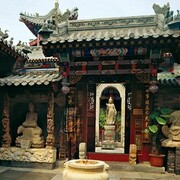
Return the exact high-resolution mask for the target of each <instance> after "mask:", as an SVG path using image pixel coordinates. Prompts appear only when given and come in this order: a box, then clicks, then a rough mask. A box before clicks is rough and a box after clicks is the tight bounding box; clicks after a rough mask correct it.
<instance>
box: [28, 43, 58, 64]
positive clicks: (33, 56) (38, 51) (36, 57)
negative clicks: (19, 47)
mask: <svg viewBox="0 0 180 180" xmlns="http://www.w3.org/2000/svg"><path fill="white" fill-rule="evenodd" d="M28 57H29V59H28V60H27V61H26V62H27V63H28V62H58V61H59V59H58V58H57V57H53V56H51V57H45V56H44V54H43V50H42V46H32V47H31V53H29V54H28Z"/></svg>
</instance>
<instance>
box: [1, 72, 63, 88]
mask: <svg viewBox="0 0 180 180" xmlns="http://www.w3.org/2000/svg"><path fill="white" fill-rule="evenodd" d="M61 78H62V77H61V76H60V75H59V73H57V72H54V73H46V74H34V75H32V74H24V75H10V76H8V77H5V78H0V86H4V85H8V86H11V85H15V86H18V85H22V86H26V85H30V86H33V85H35V84H37V85H42V84H44V85H48V84H49V83H50V82H56V81H60V80H61Z"/></svg>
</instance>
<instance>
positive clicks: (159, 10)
mask: <svg viewBox="0 0 180 180" xmlns="http://www.w3.org/2000/svg"><path fill="white" fill-rule="evenodd" d="M153 9H154V12H155V13H156V14H162V15H163V16H164V22H165V24H168V23H170V22H171V21H173V14H174V11H171V10H170V4H169V2H168V3H167V4H165V5H164V6H163V7H160V6H159V5H158V4H156V3H154V4H153Z"/></svg>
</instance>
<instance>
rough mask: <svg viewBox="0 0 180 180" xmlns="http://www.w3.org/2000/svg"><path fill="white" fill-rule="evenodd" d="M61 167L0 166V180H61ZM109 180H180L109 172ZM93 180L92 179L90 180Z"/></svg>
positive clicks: (157, 175)
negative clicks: (45, 168) (46, 168)
mask: <svg viewBox="0 0 180 180" xmlns="http://www.w3.org/2000/svg"><path fill="white" fill-rule="evenodd" d="M62 172H63V167H58V168H55V169H53V170H43V169H32V168H14V167H4V166H0V180H62ZM109 177H110V178H109V179H110V180H180V175H175V174H169V173H163V174H161V173H147V172H131V171H118V170H113V169H111V170H109ZM92 180H93V179H92Z"/></svg>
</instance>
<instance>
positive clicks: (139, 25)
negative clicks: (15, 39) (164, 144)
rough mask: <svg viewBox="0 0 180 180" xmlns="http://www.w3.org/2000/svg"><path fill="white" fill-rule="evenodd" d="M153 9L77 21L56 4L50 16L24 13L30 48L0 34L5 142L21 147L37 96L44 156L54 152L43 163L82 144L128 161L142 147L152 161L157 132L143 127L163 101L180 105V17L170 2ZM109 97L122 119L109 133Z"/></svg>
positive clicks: (97, 155)
mask: <svg viewBox="0 0 180 180" xmlns="http://www.w3.org/2000/svg"><path fill="white" fill-rule="evenodd" d="M153 9H154V12H155V14H154V15H149V16H134V17H120V18H102V19H90V20H78V19H77V18H78V9H77V8H75V9H74V10H72V11H70V10H67V11H66V12H65V13H62V12H61V11H60V9H59V3H58V2H57V1H56V2H55V7H54V8H53V9H52V10H51V11H50V12H49V13H48V14H47V15H45V16H40V15H39V14H35V15H33V16H32V15H28V14H23V13H21V14H20V20H21V21H22V22H23V23H24V24H25V25H26V26H27V27H28V29H29V30H30V31H31V32H32V33H33V34H34V35H35V36H36V37H37V39H35V40H34V41H31V42H30V47H29V48H27V47H26V46H24V45H22V43H20V44H19V45H18V46H16V48H14V46H13V45H12V44H9V43H10V42H7V41H6V39H3V38H1V39H0V47H1V49H0V58H1V59H3V60H2V61H0V63H1V64H3V66H4V65H5V67H6V68H1V67H2V66H0V76H1V77H0V92H2V93H0V102H1V103H0V106H1V107H0V112H1V113H2V114H3V115H2V117H3V118H5V122H4V120H2V123H4V124H3V131H2V137H1V142H2V144H1V146H2V147H3V148H10V147H12V146H15V145H16V137H17V136H18V135H17V129H18V126H20V125H21V124H22V122H23V121H24V120H25V114H26V112H27V104H28V103H29V101H32V102H33V103H34V104H35V110H36V112H37V114H38V125H39V126H40V127H41V128H42V135H43V137H44V141H45V143H44V148H43V149H44V151H43V153H44V154H45V153H47V151H50V153H51V154H52V157H49V161H48V162H47V161H46V159H45V158H44V159H43V161H42V162H43V163H46V164H48V163H49V162H50V164H51V165H53V164H54V162H55V160H56V159H61V158H65V157H66V156H68V157H69V158H76V157H77V153H78V145H79V143H81V142H85V143H86V145H87V158H90V159H100V160H105V161H129V147H130V145H131V144H136V146H137V154H138V156H137V161H138V162H143V161H149V153H150V151H151V137H150V135H148V134H146V133H144V129H146V128H147V127H148V126H149V122H150V119H149V115H150V113H151V111H152V110H153V108H154V107H159V106H162V105H163V104H164V106H166V107H170V108H174V109H180V96H179V94H180V89H179V85H180V81H179V78H178V77H179V76H180V70H179V69H176V68H174V67H175V66H174V64H176V65H178V63H180V56H179V54H180V14H179V11H178V12H177V14H176V15H173V13H172V11H170V7H169V4H167V5H164V6H163V7H160V6H159V5H157V4H154V5H153ZM0 37H1V36H0ZM18 48H19V49H18ZM26 48H27V49H26ZM12 69H13V70H12ZM170 90H171V91H170ZM168 93H171V95H170V97H171V98H169V99H168V98H167V99H164V97H165V96H167V94H168ZM110 98H112V100H113V103H114V105H115V109H116V120H115V122H114V130H113V131H112V130H110V131H106V130H105V126H106V106H107V103H108V100H109V99H110ZM172 99H173V103H172ZM165 103H166V104H165ZM10 129H11V131H10ZM107 134H108V135H107ZM107 136H108V139H107ZM107 141H109V142H110V143H107ZM67 144H68V146H67ZM3 148H1V151H4V149H3ZM2 149H3V150H2ZM10 151H11V150H10ZM67 152H68V153H67ZM0 159H2V158H1V157H0ZM11 160H13V159H11ZM14 160H17V159H14ZM37 162H38V160H37Z"/></svg>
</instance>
